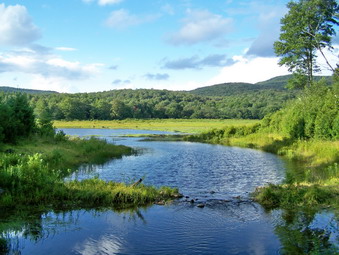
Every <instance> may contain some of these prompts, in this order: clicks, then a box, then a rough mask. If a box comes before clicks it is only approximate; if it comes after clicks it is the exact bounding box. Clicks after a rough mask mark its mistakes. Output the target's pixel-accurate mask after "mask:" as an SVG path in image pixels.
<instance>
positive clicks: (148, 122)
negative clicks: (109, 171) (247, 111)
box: [54, 119, 259, 133]
mask: <svg viewBox="0 0 339 255" xmlns="http://www.w3.org/2000/svg"><path fill="white" fill-rule="evenodd" d="M258 122H259V120H244V119H225V120H219V119H125V120H111V121H99V120H93V121H54V126H55V127H56V128H108V129H139V130H140V129H143V130H160V131H170V132H181V133H201V132H204V131H208V130H211V129H214V128H219V129H220V128H224V127H226V126H247V125H252V124H254V123H258Z"/></svg>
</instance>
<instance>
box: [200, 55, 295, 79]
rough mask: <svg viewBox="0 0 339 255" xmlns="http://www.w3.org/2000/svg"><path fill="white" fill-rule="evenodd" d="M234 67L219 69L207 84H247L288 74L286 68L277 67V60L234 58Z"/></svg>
mask: <svg viewBox="0 0 339 255" xmlns="http://www.w3.org/2000/svg"><path fill="white" fill-rule="evenodd" d="M233 60H234V61H236V63H235V64H234V65H231V66H227V67H224V68H222V69H221V71H220V72H219V74H218V75H217V76H215V77H213V78H211V79H210V80H209V81H208V82H207V83H208V84H219V83H225V82H248V83H256V82H259V81H264V80H267V79H270V78H272V77H275V76H279V75H286V74H289V72H288V71H287V68H285V67H280V66H279V65H278V61H279V59H278V58H262V57H256V58H245V57H243V56H235V57H233Z"/></svg>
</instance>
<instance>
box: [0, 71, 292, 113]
mask: <svg viewBox="0 0 339 255" xmlns="http://www.w3.org/2000/svg"><path fill="white" fill-rule="evenodd" d="M287 79H288V77H276V78H274V79H271V80H268V81H265V82H261V83H260V84H259V83H258V84H246V83H239V84H233V85H229V84H228V85H227V86H225V85H215V86H210V87H205V88H200V89H197V90H195V91H199V90H200V91H201V90H203V89H205V90H206V91H207V92H206V91H205V92H206V93H202V94H201V95H199V94H198V93H196V94H195V93H193V92H192V91H191V92H189V91H168V90H154V89H136V90H132V89H122V90H111V91H105V92H94V93H76V94H66V93H55V92H54V93H53V92H52V91H36V90H23V89H12V90H7V91H10V92H15V91H21V92H27V95H28V99H29V102H30V104H31V105H32V106H33V108H34V112H35V115H36V116H37V117H38V118H39V117H41V116H50V117H51V118H52V119H53V120H63V119H65V120H93V119H96V120H111V119H125V118H138V119H143V118H159V119H163V118H187V119H189V118H211V119H216V118H218V119H219V118H221V119H230V118H239V119H261V118H263V117H264V116H265V115H267V114H270V113H273V112H275V111H277V110H279V109H280V108H282V107H283V106H284V104H286V102H287V101H288V100H290V99H293V98H295V97H296V95H297V94H298V93H299V91H298V90H287V89H284V88H283V87H284V86H285V84H286V82H287ZM254 86H255V87H254ZM224 87H225V88H228V92H227V90H224V91H222V90H221V91H218V89H219V88H224ZM254 88H256V89H254ZM231 89H232V90H231ZM230 91H231V92H230ZM4 93H6V92H3V93H0V104H1V100H2V99H1V97H2V96H3V95H4ZM1 94H2V95H1ZM0 106H1V105H0Z"/></svg>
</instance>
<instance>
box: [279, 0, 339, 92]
mask: <svg viewBox="0 0 339 255" xmlns="http://www.w3.org/2000/svg"><path fill="white" fill-rule="evenodd" d="M287 7H288V9H289V12H288V13H287V14H286V15H285V16H284V17H283V18H282V19H281V25H282V26H281V33H280V37H279V40H278V41H276V42H275V43H274V49H275V53H276V54H277V56H280V57H281V59H280V62H279V64H280V65H285V66H287V67H288V69H289V71H292V72H293V73H294V74H295V78H296V79H295V80H294V83H295V84H292V86H294V87H298V86H299V87H300V86H304V83H305V79H306V82H307V84H308V85H311V84H312V82H313V74H314V73H316V72H319V71H320V67H319V66H318V65H317V62H316V60H317V54H318V52H319V53H320V54H321V55H322V56H323V57H324V59H325V61H326V63H327V65H328V68H329V69H331V70H332V71H334V68H333V67H332V66H331V64H330V63H329V62H328V60H327V58H326V56H325V54H324V49H326V48H327V49H329V50H331V49H333V48H332V37H333V36H335V35H336V26H338V25H339V22H338V17H339V16H338V12H339V6H338V4H337V1H336V0H299V1H298V2H294V1H291V2H289V3H288V4H287Z"/></svg>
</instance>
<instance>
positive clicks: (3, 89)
mask: <svg viewBox="0 0 339 255" xmlns="http://www.w3.org/2000/svg"><path fill="white" fill-rule="evenodd" d="M0 92H24V93H28V94H57V93H58V92H56V91H50V90H37V89H21V88H13V87H6V86H0Z"/></svg>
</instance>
